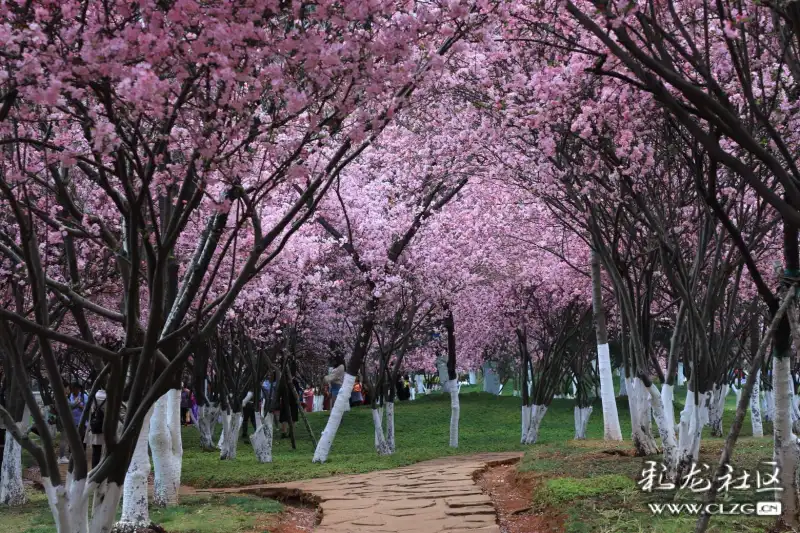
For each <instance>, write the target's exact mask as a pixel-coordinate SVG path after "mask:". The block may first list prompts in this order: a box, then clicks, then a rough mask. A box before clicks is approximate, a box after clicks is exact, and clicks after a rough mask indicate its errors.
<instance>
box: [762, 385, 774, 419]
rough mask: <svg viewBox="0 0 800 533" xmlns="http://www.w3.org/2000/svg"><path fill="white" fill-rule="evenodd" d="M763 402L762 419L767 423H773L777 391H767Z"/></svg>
mask: <svg viewBox="0 0 800 533" xmlns="http://www.w3.org/2000/svg"><path fill="white" fill-rule="evenodd" d="M762 402H763V403H762V406H761V418H762V419H763V420H764V421H765V422H773V421H774V420H775V391H774V390H773V389H767V390H765V391H764V397H763V400H762Z"/></svg>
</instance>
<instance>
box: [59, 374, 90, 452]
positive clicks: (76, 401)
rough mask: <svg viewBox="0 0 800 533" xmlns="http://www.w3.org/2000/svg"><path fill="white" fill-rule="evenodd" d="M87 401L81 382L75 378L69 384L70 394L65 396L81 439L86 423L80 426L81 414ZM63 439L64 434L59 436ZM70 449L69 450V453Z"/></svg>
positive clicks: (83, 436) (87, 397) (83, 435)
mask: <svg viewBox="0 0 800 533" xmlns="http://www.w3.org/2000/svg"><path fill="white" fill-rule="evenodd" d="M88 401H89V396H88V395H87V394H86V393H85V392H83V387H81V384H80V383H79V382H78V381H77V380H75V381H73V382H72V385H70V394H69V396H68V397H67V402H68V403H69V408H70V410H71V411H72V423H73V424H75V427H77V428H78V434H79V435H80V438H81V440H83V439H84V438H85V436H86V424H84V425H83V426H82V427H81V426H80V424H81V416H83V411H84V409H86V402H88ZM61 438H62V439H64V436H62V437H61ZM71 452H72V450H70V453H71Z"/></svg>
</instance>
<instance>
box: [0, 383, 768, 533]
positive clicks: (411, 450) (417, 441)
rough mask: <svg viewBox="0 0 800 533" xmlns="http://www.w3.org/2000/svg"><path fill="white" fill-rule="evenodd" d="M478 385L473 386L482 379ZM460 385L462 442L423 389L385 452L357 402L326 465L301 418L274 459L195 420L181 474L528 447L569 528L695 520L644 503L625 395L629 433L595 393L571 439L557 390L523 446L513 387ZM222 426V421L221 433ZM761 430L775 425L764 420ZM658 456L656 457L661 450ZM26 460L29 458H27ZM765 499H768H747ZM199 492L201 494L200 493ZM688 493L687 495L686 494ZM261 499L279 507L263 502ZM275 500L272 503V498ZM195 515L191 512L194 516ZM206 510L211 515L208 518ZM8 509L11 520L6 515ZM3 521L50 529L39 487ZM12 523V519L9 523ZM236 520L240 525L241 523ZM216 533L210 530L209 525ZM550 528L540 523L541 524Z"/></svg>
mask: <svg viewBox="0 0 800 533" xmlns="http://www.w3.org/2000/svg"><path fill="white" fill-rule="evenodd" d="M476 388H477V387H476ZM467 390H468V389H466V388H462V395H461V420H460V435H459V448H458V449H457V450H453V449H451V448H450V447H449V421H450V398H449V395H444V394H441V393H439V394H430V395H427V396H420V397H418V399H417V400H415V401H413V402H399V403H398V404H397V406H396V409H395V425H396V441H397V452H396V453H395V454H394V455H393V456H389V457H379V456H378V455H377V454H376V453H375V450H374V438H373V434H374V433H373V426H372V416H371V412H370V409H369V408H367V407H359V408H355V409H352V410H351V411H349V412H348V413H346V414H345V416H344V419H343V423H342V425H341V427H340V428H339V432H338V434H337V437H336V440H335V442H334V444H333V449H332V450H331V454H330V456H329V458H328V462H327V463H325V464H322V465H320V464H313V463H312V462H311V458H312V455H313V446H312V443H311V440H310V439H309V438H308V436H307V434H306V433H305V430H304V426H303V425H302V422H301V423H299V424H298V425H297V427H296V431H297V437H298V438H297V449H296V450H292V449H291V445H290V442H289V440H288V439H276V440H275V442H274V449H273V459H274V462H273V463H271V464H260V463H258V462H257V461H256V458H255V455H254V454H253V452H252V449H251V447H250V444H249V442H246V441H242V440H240V442H239V448H238V454H237V458H236V460H234V461H228V462H221V461H220V460H219V453H218V452H216V453H214V452H203V451H201V450H200V444H199V435H198V433H197V431H196V430H195V429H194V428H184V430H183V439H184V440H183V446H184V456H183V474H182V482H183V483H184V484H186V485H191V486H194V487H198V488H200V487H232V486H239V485H247V484H255V483H266V482H282V481H290V480H297V479H307V478H314V477H326V476H330V475H335V474H346V473H360V472H368V471H373V470H380V469H387V468H393V467H397V466H403V465H407V464H411V463H414V462H418V461H422V460H426V459H433V458H436V457H442V456H447V455H453V454H469V453H477V452H487V451H514V450H524V451H526V456H525V458H524V459H523V461H522V462H521V463H520V465H519V471H520V473H521V475H523V476H530V477H533V478H534V480H535V490H534V491H533V494H532V495H531V498H532V502H533V505H534V509H536V510H537V511H538V512H543V513H550V514H553V513H555V514H558V515H559V516H560V517H561V518H562V519H563V523H564V529H565V530H566V531H568V532H571V533H573V532H574V533H579V532H609V533H611V532H620V533H627V532H631V533H633V532H637V533H649V532H652V533H656V532H662V531H663V532H676V533H677V532H684V531H690V530H691V529H692V524H693V522H694V520H693V519H691V518H689V517H677V518H676V517H653V516H652V515H651V514H650V512H649V510H648V508H647V503H648V502H667V501H671V500H669V497H670V496H671V495H667V494H665V493H663V492H660V493H655V494H651V495H648V494H645V493H643V492H641V491H640V490H639V488H638V487H637V485H636V480H637V479H638V478H639V477H640V475H641V472H642V468H643V466H644V460H645V459H643V458H636V457H631V456H629V455H624V452H625V451H629V450H630V449H631V444H630V415H629V413H628V408H627V400H625V399H622V400H619V402H618V407H619V414H620V421H621V425H622V432H623V436H624V437H625V439H626V440H625V442H623V443H621V444H620V445H616V444H607V443H604V442H603V441H602V440H601V439H602V436H603V421H602V415H601V407H600V405H599V402H598V403H597V404H596V405H595V409H594V412H593V413H592V417H591V420H590V423H589V427H588V439H589V440H587V441H584V442H576V441H573V440H572V437H573V435H574V419H573V406H574V403H573V401H572V400H566V399H557V400H554V401H553V403H552V405H551V406H550V408H549V409H548V411H547V414H546V416H545V417H544V420H543V422H542V429H541V434H540V440H539V442H538V443H537V444H535V445H533V446H529V447H525V446H522V445H520V444H519V439H520V421H519V417H520V399H519V398H517V397H513V396H505V395H503V396H499V397H496V396H491V395H488V394H485V393H481V392H467ZM684 396H685V389H684V390H681V389H677V390H676V394H675V398H676V411H679V410H680V409H681V408H682V400H683V397H684ZM734 402H735V399H734V396H733V394H731V395H730V396H729V397H728V402H727V403H728V405H727V410H726V412H725V419H724V430H725V431H726V432H727V430H728V429H729V428H730V423H731V420H732V418H733V408H734ZM307 416H308V417H309V421H310V423H311V426H312V428H313V430H314V433H315V435H317V437H318V436H319V434H320V433H321V432H322V429H323V428H324V427H325V423H326V422H327V419H328V413H310V414H308V415H307ZM220 430H221V428H218V430H217V431H218V432H219V431H220ZM764 432H765V434H767V435H769V434H770V433H771V426H770V425H769V424H765V427H764ZM707 433H708V430H707V429H706V433H705V434H704V437H703V439H704V440H703V448H702V460H703V461H705V462H708V463H715V462H716V459H717V457H718V455H719V450H720V448H721V445H722V439H712V438H710V437H709V436H708V435H707ZM750 433H751V430H750V421H749V418H748V419H746V420H745V424H744V431H743V439H742V440H741V441H740V444H739V445H737V448H736V454H735V456H734V462H735V464H736V466H737V468H745V467H746V468H755V466H756V465H757V463H758V462H759V461H764V460H770V459H771V457H772V440H771V438H769V437H766V438H763V439H753V438H752V437H751V436H750ZM604 450H619V451H620V452H623V453H622V454H614V455H612V454H608V453H605V452H604ZM656 459H657V458H656ZM26 462H27V461H26ZM747 497H748V498H749V499H748V501H759V500H764V499H770V498H763V497H762V498H755V497H752V498H750V497H749V495H748V496H747ZM200 500H202V499H200ZM200 500H197V501H195V499H194V498H190V499H188V500H187V499H183V500H182V503H183V505H182V506H181V507H179V508H178V509H177V510H176V511H168V512H166V513H161V512H159V513H156V512H154V513H153V518H154V520H156V521H157V522H159V521H161V522H162V523H163V525H164V527H165V528H166V529H167V531H180V532H183V533H191V532H196V533H205V531H206V530H207V529H203V528H204V527H206V526H208V527H211V526H210V525H209V524H212V523H214V522H213V519H212V518H211V517H213V516H214V515H215V513H216V511H215V510H214V509H216V508H217V507H219V509H223V508H225V507H227V505H222V504H224V502H219V501H214V500H213V499H212V500H211V501H200ZM681 501H685V500H681ZM265 505H267V506H274V505H275V504H274V502H270V501H268V500H267V501H266V503H265ZM232 508H234V510H235V512H232V514H231V515H230V516H228V514H226V513H221V514H222V516H220V519H225V520H231V521H232V522H230V523H228V522H225V523H224V524H216V525H214V526H213V530H214V531H249V529H248V527H252V522H251V519H252V518H253V515H254V514H257V513H252V512H250V511H248V510H246V509H244V508H242V507H241V506H240V507H236V506H235V505H234V506H233V507H232ZM272 509H274V507H272ZM192 517H195V518H197V520H195V519H194V518H192ZM204 517H207V518H208V519H206V518H204ZM9 518H10V520H9ZM0 520H2V523H3V528H2V530H3V531H4V532H5V531H9V532H10V533H22V532H25V533H44V532H46V531H47V532H49V531H53V529H52V526H49V524H51V523H52V522H51V521H52V519H51V518H50V515H49V512H48V510H47V507H46V504H45V502H44V500H43V496H42V495H38V494H37V495H35V496H34V498H33V501H32V502H31V503H30V504H29V505H27V506H25V507H23V508H22V509H18V510H13V511H10V512H9V510H8V509H1V510H0ZM771 523H772V520H769V519H743V518H741V517H722V518H715V519H714V520H713V521H712V524H715V527H716V529H715V530H714V531H717V532H727V531H731V532H750V531H764V530H765V526H766V525H767V524H771ZM9 524H11V527H10V528H7V526H8V525H9ZM236 524H239V525H238V526H237V525H236ZM209 533H210V531H209ZM542 533H544V532H542Z"/></svg>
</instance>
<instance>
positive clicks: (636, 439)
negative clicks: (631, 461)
mask: <svg viewBox="0 0 800 533" xmlns="http://www.w3.org/2000/svg"><path fill="white" fill-rule="evenodd" d="M626 381H627V389H628V405H629V406H630V411H631V439H632V440H633V447H634V449H635V450H636V454H637V455H639V456H644V455H653V454H656V453H658V446H657V445H656V440H655V439H654V438H653V432H652V429H651V423H650V411H651V407H650V393H649V391H648V390H647V388H646V387H645V386H644V383H643V382H642V380H641V379H639V378H638V377H636V378H629V379H627V380H626Z"/></svg>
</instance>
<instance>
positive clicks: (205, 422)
mask: <svg viewBox="0 0 800 533" xmlns="http://www.w3.org/2000/svg"><path fill="white" fill-rule="evenodd" d="M198 416H199V419H198V421H197V429H198V431H200V447H201V448H202V449H203V450H206V451H209V450H213V449H214V448H216V446H214V428H215V427H216V426H217V419H218V418H219V406H218V405H215V404H211V405H203V406H201V407H200V409H198Z"/></svg>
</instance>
